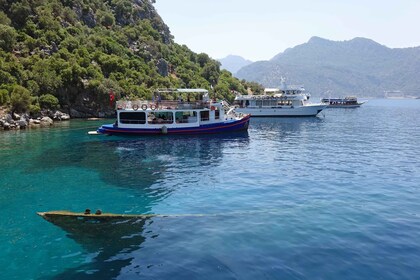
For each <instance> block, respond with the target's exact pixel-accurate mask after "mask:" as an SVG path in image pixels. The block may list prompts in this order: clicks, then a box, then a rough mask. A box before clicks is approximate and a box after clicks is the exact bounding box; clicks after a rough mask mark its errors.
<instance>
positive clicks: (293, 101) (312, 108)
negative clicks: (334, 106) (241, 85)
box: [234, 78, 327, 117]
mask: <svg viewBox="0 0 420 280" xmlns="http://www.w3.org/2000/svg"><path fill="white" fill-rule="evenodd" d="M310 96H311V95H310V94H309V93H306V92H305V89H304V88H303V87H301V86H288V85H287V84H286V82H285V79H284V78H282V83H281V87H280V88H266V89H265V90H264V94H261V95H241V94H237V95H236V97H235V102H234V105H236V107H237V108H236V111H237V112H240V113H244V114H251V116H252V117H308V116H316V115H318V114H319V113H320V112H321V111H322V110H324V109H325V108H326V107H327V105H326V104H322V103H318V104H315V103H311V102H309V98H310Z"/></svg>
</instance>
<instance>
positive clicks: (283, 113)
mask: <svg viewBox="0 0 420 280" xmlns="http://www.w3.org/2000/svg"><path fill="white" fill-rule="evenodd" d="M326 107H327V106H326V105H310V106H301V107H294V108H290V107H284V108H280V107H276V108H264V107H263V108H237V109H236V110H235V111H236V112H239V113H244V114H251V116H252V117H314V116H316V115H318V114H319V113H320V112H321V111H322V110H324V109H325V108H326Z"/></svg>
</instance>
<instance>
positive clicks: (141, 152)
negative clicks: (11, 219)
mask: <svg viewBox="0 0 420 280" xmlns="http://www.w3.org/2000/svg"><path fill="white" fill-rule="evenodd" d="M98 137H99V138H96V139H94V141H86V142H80V143H76V144H75V145H76V146H77V148H75V147H74V146H69V145H62V146H59V147H54V148H50V149H47V150H45V151H44V152H43V153H42V154H40V155H39V156H38V157H37V158H35V159H34V161H33V164H32V165H31V166H30V167H29V168H28V169H27V170H26V172H28V173H32V172H43V171H45V170H46V169H56V168H60V167H63V168H69V167H78V168H86V169H90V170H94V171H96V172H98V173H99V176H100V178H101V179H102V180H103V181H104V183H106V184H111V185H114V186H116V187H121V188H128V189H144V188H145V187H146V188H147V186H150V185H152V184H154V183H156V182H157V181H159V180H161V179H163V178H164V176H165V173H166V172H168V170H169V171H170V170H171V169H172V168H174V167H175V166H176V167H182V166H183V165H182V164H183V163H184V164H185V163H188V164H195V165H201V166H203V165H204V166H208V165H218V164H219V163H220V159H221V158H222V156H223V149H224V148H226V147H227V146H229V145H231V144H236V145H238V143H239V144H240V145H244V146H245V145H247V144H248V141H249V138H248V133H247V132H244V133H233V134H232V133H230V134H221V135H201V136H170V137H136V138H134V137H125V138H124V137H114V136H111V137H109V136H98ZM45 155H48V161H45ZM40 163H42V164H40ZM184 168H188V166H184Z"/></svg>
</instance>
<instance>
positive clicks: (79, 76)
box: [0, 0, 261, 111]
mask: <svg viewBox="0 0 420 280" xmlns="http://www.w3.org/2000/svg"><path fill="white" fill-rule="evenodd" d="M0 7H1V11H0V105H4V104H6V105H9V106H10V107H13V109H15V110H19V111H25V110H38V109H39V108H40V107H45V108H58V106H60V107H61V108H62V109H64V110H69V109H70V108H78V109H79V110H83V109H86V110H88V109H89V110H91V111H92V110H96V111H99V110H102V109H103V108H106V107H109V95H108V94H109V92H110V90H112V91H113V92H114V93H115V95H116V98H117V99H118V98H122V97H124V96H137V97H140V98H150V97H151V94H152V92H153V90H154V89H156V88H179V87H187V88H195V87H200V88H207V89H210V88H211V87H213V88H214V90H215V91H216V94H217V96H218V97H223V98H226V99H228V100H232V99H233V98H234V94H233V93H232V91H234V90H236V91H240V92H245V91H247V90H248V89H252V90H253V91H259V90H261V87H260V86H259V85H258V84H255V83H247V82H245V81H239V80H238V79H236V78H234V77H232V75H231V74H230V73H229V72H227V71H226V70H220V64H219V62H217V61H216V60H214V59H211V58H210V57H209V56H208V55H206V54H196V53H194V52H192V51H191V50H189V49H188V47H187V46H185V45H179V44H176V43H174V42H173V38H172V36H171V35H170V32H169V28H168V27H167V26H166V25H165V24H164V23H163V21H162V20H161V18H160V17H159V15H158V14H157V13H156V11H155V9H154V7H153V4H152V1H150V0H143V1H140V0H137V1H129V0H107V1H102V0H101V1H100V0H72V1H69V0H32V1H30V0H20V1H11V0H0ZM54 98H55V99H54Z"/></svg>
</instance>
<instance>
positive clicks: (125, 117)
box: [120, 112, 146, 124]
mask: <svg viewBox="0 0 420 280" xmlns="http://www.w3.org/2000/svg"><path fill="white" fill-rule="evenodd" d="M120 123H126V124H145V123H146V113H145V112H121V113H120Z"/></svg>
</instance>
